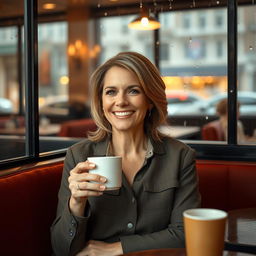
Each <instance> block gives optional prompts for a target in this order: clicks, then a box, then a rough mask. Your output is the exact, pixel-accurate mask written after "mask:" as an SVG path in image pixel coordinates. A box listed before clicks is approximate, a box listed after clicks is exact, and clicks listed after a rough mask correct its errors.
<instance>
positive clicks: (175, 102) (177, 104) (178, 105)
mask: <svg viewBox="0 0 256 256" xmlns="http://www.w3.org/2000/svg"><path fill="white" fill-rule="evenodd" d="M166 97H167V103H168V106H167V108H168V115H169V116H172V115H196V114H198V109H199V107H200V106H201V105H203V102H204V99H203V98H202V97H200V96H198V95H197V94H195V93H193V92H190V91H167V92H166Z"/></svg>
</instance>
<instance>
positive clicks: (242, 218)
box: [225, 208, 256, 254]
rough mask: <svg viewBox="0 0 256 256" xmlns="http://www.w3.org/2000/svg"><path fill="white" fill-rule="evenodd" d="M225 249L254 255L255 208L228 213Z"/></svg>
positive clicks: (255, 250) (255, 241) (255, 240)
mask: <svg viewBox="0 0 256 256" xmlns="http://www.w3.org/2000/svg"><path fill="white" fill-rule="evenodd" d="M225 248H227V249H230V250H231V249H232V250H239V251H243V252H250V253H255V254H256V208H249V209H239V210H233V211H229V212H228V225H227V233H226V247H225Z"/></svg>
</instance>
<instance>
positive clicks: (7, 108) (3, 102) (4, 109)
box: [0, 98, 13, 114]
mask: <svg viewBox="0 0 256 256" xmlns="http://www.w3.org/2000/svg"><path fill="white" fill-rule="evenodd" d="M12 112H13V104H12V102H11V101H10V100H8V99H6V98H0V114H11V113H12Z"/></svg>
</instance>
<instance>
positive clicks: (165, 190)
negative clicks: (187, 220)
mask: <svg viewBox="0 0 256 256" xmlns="http://www.w3.org/2000/svg"><path fill="white" fill-rule="evenodd" d="M178 187H179V182H178V181H177V180H166V181H164V182H155V183H144V184H143V188H144V193H143V201H144V202H146V203H145V209H147V210H151V211H152V210H153V211H166V210H168V209H169V210H170V209H171V208H172V205H173V201H174V195H175V190H176V188H178Z"/></svg>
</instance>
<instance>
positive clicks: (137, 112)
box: [102, 66, 151, 132]
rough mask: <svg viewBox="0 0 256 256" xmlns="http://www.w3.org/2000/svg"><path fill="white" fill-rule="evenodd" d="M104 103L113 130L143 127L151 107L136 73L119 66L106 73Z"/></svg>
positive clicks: (130, 129)
mask: <svg viewBox="0 0 256 256" xmlns="http://www.w3.org/2000/svg"><path fill="white" fill-rule="evenodd" d="M102 105H103V111H104V115H105V117H106V119H107V120H108V121H109V123H110V124H111V125H112V131H113V132H115V131H117V132H135V131H138V129H143V126H144V119H145V116H146V114H147V111H148V110H149V109H150V107H151V106H150V104H149V102H148V99H147V98H146V95H145V94H144V91H143V89H142V87H141V86H140V84H139V81H138V79H137V77H136V76H135V74H133V73H132V72H130V71H128V70H126V69H124V68H120V67H117V66H114V67H112V68H110V69H109V70H108V71H107V72H106V74H105V77H104V83H103V92H102Z"/></svg>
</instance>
